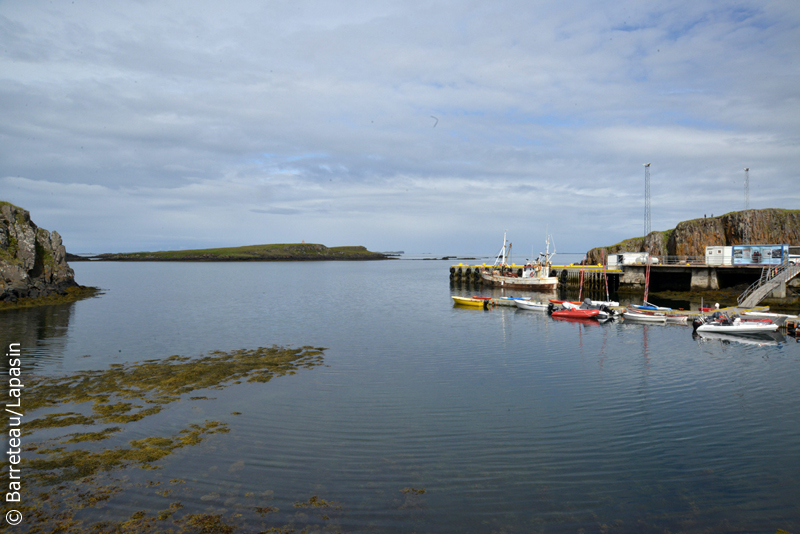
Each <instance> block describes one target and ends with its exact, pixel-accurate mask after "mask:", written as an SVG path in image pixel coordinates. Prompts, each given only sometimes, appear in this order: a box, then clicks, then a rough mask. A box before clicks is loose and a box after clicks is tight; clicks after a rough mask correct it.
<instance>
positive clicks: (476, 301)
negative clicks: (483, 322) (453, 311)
mask: <svg viewBox="0 0 800 534" xmlns="http://www.w3.org/2000/svg"><path fill="white" fill-rule="evenodd" d="M451 298H452V299H453V304H456V305H458V306H469V307H471V308H486V307H487V306H488V305H489V302H490V301H491V300H492V299H491V297H456V296H453V297H451Z"/></svg>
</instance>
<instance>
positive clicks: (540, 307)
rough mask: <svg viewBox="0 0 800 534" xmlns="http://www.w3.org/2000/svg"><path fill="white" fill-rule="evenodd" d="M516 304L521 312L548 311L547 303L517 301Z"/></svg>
mask: <svg viewBox="0 0 800 534" xmlns="http://www.w3.org/2000/svg"><path fill="white" fill-rule="evenodd" d="M514 304H516V305H517V308H519V309H520V310H536V311H547V306H548V303H547V302H538V301H534V300H516V301H514Z"/></svg>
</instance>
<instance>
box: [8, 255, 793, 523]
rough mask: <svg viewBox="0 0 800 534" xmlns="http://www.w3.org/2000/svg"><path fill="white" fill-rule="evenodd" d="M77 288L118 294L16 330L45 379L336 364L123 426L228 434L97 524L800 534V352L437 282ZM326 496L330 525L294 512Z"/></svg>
mask: <svg viewBox="0 0 800 534" xmlns="http://www.w3.org/2000/svg"><path fill="white" fill-rule="evenodd" d="M72 267H73V268H74V269H75V272H76V279H77V280H78V282H79V283H82V284H84V285H92V286H99V287H101V288H104V289H105V290H106V292H105V294H104V295H102V296H101V297H100V298H95V299H90V300H85V301H81V302H78V303H75V304H72V305H69V306H58V307H51V308H40V309H32V310H24V311H20V312H13V313H12V312H6V313H3V314H2V315H0V322H2V323H1V324H2V329H1V331H2V334H0V336H1V337H2V338H3V339H2V340H0V341H3V342H4V343H7V342H11V341H16V342H21V343H22V346H23V351H24V353H25V356H26V362H25V365H26V369H27V372H29V373H32V374H37V375H64V374H69V373H72V372H75V371H77V370H87V369H107V368H108V367H109V366H110V365H112V364H118V363H126V362H135V361H142V360H147V359H161V358H166V357H168V356H170V355H173V354H178V355H185V356H197V355H200V354H204V353H207V352H208V351H211V350H225V351H227V350H236V349H242V348H255V347H259V346H271V345H273V344H278V345H291V346H295V347H299V346H304V345H313V346H320V347H325V348H326V351H325V353H324V366H320V367H316V368H314V369H309V370H302V371H300V372H299V373H297V374H296V375H293V376H285V377H280V378H277V379H274V380H272V381H270V382H269V383H265V384H264V383H258V384H251V383H245V384H240V385H234V386H231V387H228V388H226V389H224V390H219V391H217V390H215V391H212V392H207V393H202V392H201V393H198V392H194V393H193V395H203V394H206V395H207V396H208V397H210V399H208V400H197V401H193V400H191V399H188V398H186V399H184V400H182V401H180V402H178V403H173V404H172V405H170V406H169V407H168V408H166V409H165V410H164V411H163V412H162V413H160V414H158V415H157V416H154V417H151V418H147V419H146V420H143V421H141V422H140V423H136V424H132V425H128V426H129V428H126V429H125V431H124V432H123V433H122V435H120V436H119V437H118V439H119V441H120V442H121V443H124V442H127V441H128V440H131V439H140V438H142V437H146V436H151V435H154V434H155V433H158V432H164V433H170V432H174V429H177V428H183V427H185V425H186V424H188V423H191V422H198V421H203V420H205V419H217V420H222V421H224V422H225V423H226V424H228V426H229V428H230V429H231V431H230V432H229V433H227V434H218V435H214V436H211V437H210V438H209V439H207V440H206V441H204V442H202V443H200V444H198V445H196V446H193V447H186V448H183V449H180V450H178V451H176V452H175V453H173V454H172V455H171V456H169V457H167V458H166V459H165V460H163V461H162V462H160V463H161V464H162V465H163V468H162V469H161V470H159V471H157V472H156V471H144V470H139V469H130V470H128V472H126V473H125V474H124V477H125V480H126V482H128V483H129V484H128V487H127V489H126V491H124V492H122V493H120V494H118V495H116V496H114V497H113V498H112V499H110V500H109V501H108V502H107V503H106V504H105V506H104V507H103V508H102V510H101V512H97V511H94V510H87V511H85V512H84V514H83V516H82V517H83V518H84V519H85V520H87V521H92V520H95V519H97V518H98V517H102V519H106V520H108V519H113V520H119V521H122V520H124V519H126V518H128V517H129V516H130V515H131V514H132V513H134V512H135V511H137V510H153V511H155V510H161V509H164V508H166V507H167V506H168V505H169V503H170V502H172V501H175V500H179V501H180V502H181V503H182V504H183V506H184V508H183V509H182V511H181V513H200V512H203V513H213V514H221V515H222V516H223V517H226V518H228V517H234V514H241V515H239V516H236V517H237V519H236V520H235V521H234V522H236V524H238V525H239V526H240V527H241V529H242V531H252V532H257V531H261V530H264V529H266V528H271V527H283V526H285V525H287V524H292V525H296V526H297V527H298V528H305V527H307V526H308V525H311V529H312V530H314V529H315V528H319V529H321V530H325V529H327V530H332V531H341V532H454V533H455V532H476V533H483V532H486V533H490V532H765V533H766V532H768V533H774V532H775V531H776V529H778V528H781V529H785V530H788V531H790V532H791V531H794V532H800V484H798V481H799V480H800V417H798V414H800V388H798V387H797V384H798V383H800V344H797V343H796V342H795V341H794V339H793V338H788V337H787V338H784V339H780V338H779V341H778V342H772V343H766V342H765V343H758V344H754V343H741V342H736V341H728V340H702V339H697V338H694V337H693V336H692V331H691V328H690V327H686V326H673V325H667V326H647V325H640V324H625V323H622V322H612V323H607V324H602V325H600V324H577V323H570V322H563V321H557V320H553V319H551V318H550V317H548V316H547V315H546V314H544V313H537V312H528V311H521V310H517V309H515V308H496V309H491V310H488V311H483V310H476V309H469V308H460V307H454V306H453V304H452V300H451V299H450V296H451V295H453V294H471V293H473V292H474V291H473V290H460V289H454V288H451V287H450V285H449V281H448V274H449V273H448V268H447V267H448V265H447V263H446V262H442V261H402V260H401V261H390V262H319V263H316V262H315V263H312V262H308V263H75V264H74V265H72ZM232 412H241V415H237V416H232V415H231V413H232ZM34 415H35V414H34ZM27 439H29V440H35V439H36V433H34V434H33V435H32V436H29V437H27ZM171 479H182V480H185V481H186V484H183V485H180V486H176V487H175V488H174V490H173V493H172V494H171V495H170V496H169V497H164V496H161V495H159V494H157V493H156V492H155V491H154V489H153V488H152V487H150V486H148V484H147V483H146V482H147V481H153V480H158V481H164V483H166V481H168V480H171ZM31 491H32V490H31ZM312 496H317V497H318V498H320V499H324V500H325V501H326V502H328V503H333V504H335V507H333V508H331V509H330V510H326V514H327V515H326V517H322V514H315V513H314V512H312V511H310V510H308V509H300V508H296V507H295V506H294V505H295V503H297V502H303V501H307V500H308V499H309V498H311V497H312ZM258 506H270V507H275V508H278V509H279V510H280V512H276V513H272V514H268V515H267V516H265V517H261V516H260V515H258V514H255V513H253V511H252V510H253V508H254V507H258ZM93 514H95V515H93ZM232 521H233V520H232Z"/></svg>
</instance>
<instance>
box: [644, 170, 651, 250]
mask: <svg viewBox="0 0 800 534" xmlns="http://www.w3.org/2000/svg"><path fill="white" fill-rule="evenodd" d="M648 235H650V164H649V163H645V164H644V236H645V237H647V236H648Z"/></svg>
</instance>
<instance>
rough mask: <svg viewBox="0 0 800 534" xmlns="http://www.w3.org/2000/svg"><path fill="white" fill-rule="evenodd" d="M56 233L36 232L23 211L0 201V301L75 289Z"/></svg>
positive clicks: (28, 214) (35, 227) (64, 251)
mask: <svg viewBox="0 0 800 534" xmlns="http://www.w3.org/2000/svg"><path fill="white" fill-rule="evenodd" d="M66 254H67V253H66V250H65V249H64V245H63V244H62V243H61V236H60V235H58V232H48V231H47V230H45V229H44V228H39V227H38V226H36V225H35V224H34V223H33V221H31V215H30V213H28V212H27V211H26V210H24V209H22V208H18V207H17V206H14V205H13V204H10V203H8V202H2V201H0V301H12V302H15V301H16V300H17V299H18V298H22V297H28V298H36V297H41V296H48V295H51V294H53V293H58V294H64V292H65V290H66V289H67V288H69V287H74V286H77V284H76V283H75V273H74V272H73V271H72V269H70V267H69V265H68V264H67V260H66Z"/></svg>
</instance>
